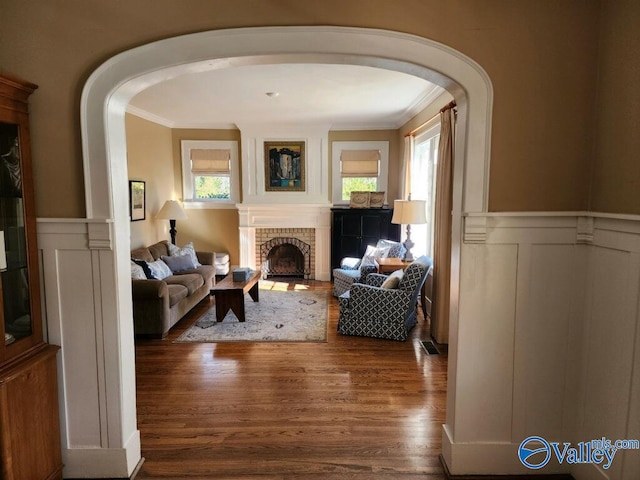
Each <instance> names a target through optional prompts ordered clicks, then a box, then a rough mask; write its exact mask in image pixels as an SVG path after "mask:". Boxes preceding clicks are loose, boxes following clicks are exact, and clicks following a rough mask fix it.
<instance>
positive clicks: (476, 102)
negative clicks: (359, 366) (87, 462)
mask: <svg viewBox="0 0 640 480" xmlns="http://www.w3.org/2000/svg"><path fill="white" fill-rule="evenodd" d="M283 62H306V63H314V62H316V63H317V62H320V63H344V64H354V65H366V66H373V67H379V68H385V69H391V70H398V71H402V72H405V73H409V74H412V75H415V76H418V77H422V78H425V79H427V80H429V81H431V82H433V83H436V84H438V85H440V86H442V87H444V88H445V89H447V90H448V91H449V92H450V93H451V94H452V95H453V96H454V98H455V100H456V102H457V104H458V136H457V141H456V153H455V166H454V212H453V215H454V218H453V225H454V231H453V245H452V247H453V248H452V289H451V290H452V291H451V317H450V323H451V331H452V335H451V340H450V342H451V343H450V350H449V352H450V353H449V362H450V364H449V371H450V377H449V400H448V410H449V411H448V414H447V415H448V423H449V422H451V421H453V419H454V415H455V412H454V411H453V410H454V405H455V378H456V350H457V349H456V344H457V339H456V337H457V326H458V325H457V322H458V317H457V315H458V284H459V273H460V246H461V245H460V242H461V228H462V217H463V215H464V214H467V213H482V212H486V210H487V196H488V187H487V185H488V172H489V153H490V135H491V131H490V130H491V115H492V103H493V89H492V85H491V82H490V80H489V77H488V76H487V75H486V73H485V72H484V70H483V69H482V68H481V67H480V66H479V65H478V64H477V63H475V62H474V61H473V60H472V59H470V58H468V57H466V56H464V55H462V54H461V53H459V52H457V51H455V50H453V49H451V48H449V47H447V46H445V45H442V44H440V43H437V42H434V41H431V40H428V39H425V38H421V37H417V36H413V35H409V34H405V33H398V32H391V31H386V30H374V29H363V28H349V27H309V26H305V27H264V28H240V29H229V30H216V31H210V32H203V33H195V34H190V35H185V36H180V37H174V38H169V39H166V40H160V41H157V42H153V43H150V44H147V45H144V46H141V47H138V48H134V49H132V50H129V51H126V52H123V53H121V54H119V55H117V56H115V57H113V58H111V59H110V60H108V61H107V62H106V63H104V64H103V65H102V66H100V67H99V68H98V69H97V70H96V71H95V72H94V73H93V74H92V75H91V77H90V78H89V79H88V80H87V83H86V85H85V88H84V90H83V93H82V98H81V130H82V144H83V165H84V174H85V191H86V211H87V217H88V218H89V219H91V221H93V222H96V221H98V222H100V221H103V222H105V223H107V224H110V225H111V233H110V234H111V247H112V252H113V257H112V258H111V259H110V260H111V261H112V262H113V263H112V264H111V267H112V270H111V271H112V274H113V277H112V278H106V277H105V278H102V279H101V281H102V283H103V284H105V285H107V288H105V289H104V291H105V292H111V293H112V294H113V295H114V296H115V297H116V299H115V300H116V301H115V302H114V298H113V297H111V298H107V297H106V296H105V297H103V298H99V299H97V300H96V304H99V305H103V306H104V305H106V304H109V305H110V306H112V307H111V308H109V309H104V311H103V312H102V316H101V321H102V324H101V325H100V329H101V332H102V337H101V341H102V344H101V345H97V352H96V353H99V354H100V355H104V364H105V371H106V374H105V378H101V379H98V380H99V382H101V385H100V387H101V388H102V389H104V395H103V397H104V398H105V399H106V400H105V401H106V402H107V406H106V410H107V416H106V420H105V422H106V423H107V425H106V427H107V430H108V432H109V435H108V439H107V440H108V441H105V446H104V447H103V448H105V449H106V448H109V449H114V450H118V451H119V452H124V453H123V454H121V455H120V457H115V456H114V457H113V458H111V457H110V458H111V460H110V461H111V462H117V461H118V460H117V459H118V458H121V459H122V460H121V463H122V465H111V468H112V470H118V471H122V470H123V469H126V470H127V471H128V472H129V473H131V471H132V470H133V467H134V466H135V463H136V457H137V459H139V458H140V445H139V441H136V439H137V438H138V432H137V429H136V428H137V427H136V423H135V408H136V407H135V373H134V363H133V362H134V345H133V341H132V325H131V323H132V322H131V318H132V312H131V292H130V285H129V259H128V257H129V219H128V205H127V203H128V195H127V187H126V186H127V180H128V178H127V162H126V142H125V140H126V138H125V124H124V116H125V109H126V107H127V104H128V103H129V101H130V99H131V98H132V97H133V96H134V95H135V94H136V93H138V92H140V91H142V90H144V89H145V88H147V87H148V86H150V85H153V84H155V83H158V82H160V81H163V80H166V79H170V78H172V77H175V76H177V75H180V74H184V73H188V72H195V71H202V70H209V69H217V68H226V67H230V66H235V65H243V64H260V63H283ZM107 243H108V242H107ZM106 253H107V252H106V251H104V250H103V251H102V253H101V254H102V255H105V254H106ZM108 260H109V259H104V261H103V263H104V264H105V265H109V261H108ZM107 270H108V269H107V268H105V270H104V271H105V272H106V271H107ZM103 275H107V273H103ZM73 407H74V406H73V405H69V404H67V405H66V408H67V411H69V412H72V411H73ZM70 443H73V442H70ZM72 453H73V452H72ZM93 453H97V452H95V450H94V452H93ZM71 457H72V455H71V454H69V453H68V454H67V458H71Z"/></svg>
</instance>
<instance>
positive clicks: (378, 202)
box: [369, 192, 386, 208]
mask: <svg viewBox="0 0 640 480" xmlns="http://www.w3.org/2000/svg"><path fill="white" fill-rule="evenodd" d="M385 193H386V192H371V193H370V194H369V207H371V208H382V207H384V195H385Z"/></svg>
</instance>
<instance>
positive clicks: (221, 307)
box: [211, 269, 262, 322]
mask: <svg viewBox="0 0 640 480" xmlns="http://www.w3.org/2000/svg"><path fill="white" fill-rule="evenodd" d="M261 276H262V272H261V271H260V269H258V270H255V271H253V272H252V274H251V276H250V277H249V279H248V280H247V281H246V282H234V281H233V274H232V273H231V272H229V274H228V275H227V276H226V277H224V278H223V279H222V280H220V281H219V282H217V283H216V284H215V286H214V287H213V288H212V289H211V295H213V296H214V297H215V299H216V321H217V322H221V321H222V320H224V317H225V315H226V314H227V312H228V311H229V310H231V311H232V312H233V313H235V314H236V317H238V320H240V321H241V322H244V294H245V293H248V294H249V295H250V296H251V298H252V299H253V301H254V302H257V301H258V300H259V297H258V282H259V280H260V277H261Z"/></svg>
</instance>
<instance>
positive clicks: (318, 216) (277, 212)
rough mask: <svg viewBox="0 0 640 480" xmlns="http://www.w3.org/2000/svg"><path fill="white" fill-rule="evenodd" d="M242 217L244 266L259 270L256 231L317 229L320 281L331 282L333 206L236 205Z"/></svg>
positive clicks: (316, 241)
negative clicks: (267, 229) (263, 229)
mask: <svg viewBox="0 0 640 480" xmlns="http://www.w3.org/2000/svg"><path fill="white" fill-rule="evenodd" d="M236 206H237V208H238V213H239V217H240V219H239V220H240V223H239V227H240V228H239V230H240V263H241V265H242V266H248V267H251V268H256V267H257V265H255V263H256V260H255V259H256V245H255V243H256V229H258V228H313V229H314V230H315V262H314V263H315V272H314V277H315V279H316V280H325V281H328V280H330V279H331V206H332V205H331V204H330V203H326V204H290V203H287V204H268V205H264V204H250V203H249V204H247V203H240V204H238V205H236Z"/></svg>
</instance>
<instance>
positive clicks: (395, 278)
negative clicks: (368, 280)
mask: <svg viewBox="0 0 640 480" xmlns="http://www.w3.org/2000/svg"><path fill="white" fill-rule="evenodd" d="M403 276H404V271H403V270H396V271H395V272H393V273H392V274H391V275H389V276H388V277H387V278H386V280H385V281H384V282H382V285H380V288H386V289H389V290H391V289H396V288H398V285H399V284H400V280H402V277H403Z"/></svg>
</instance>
